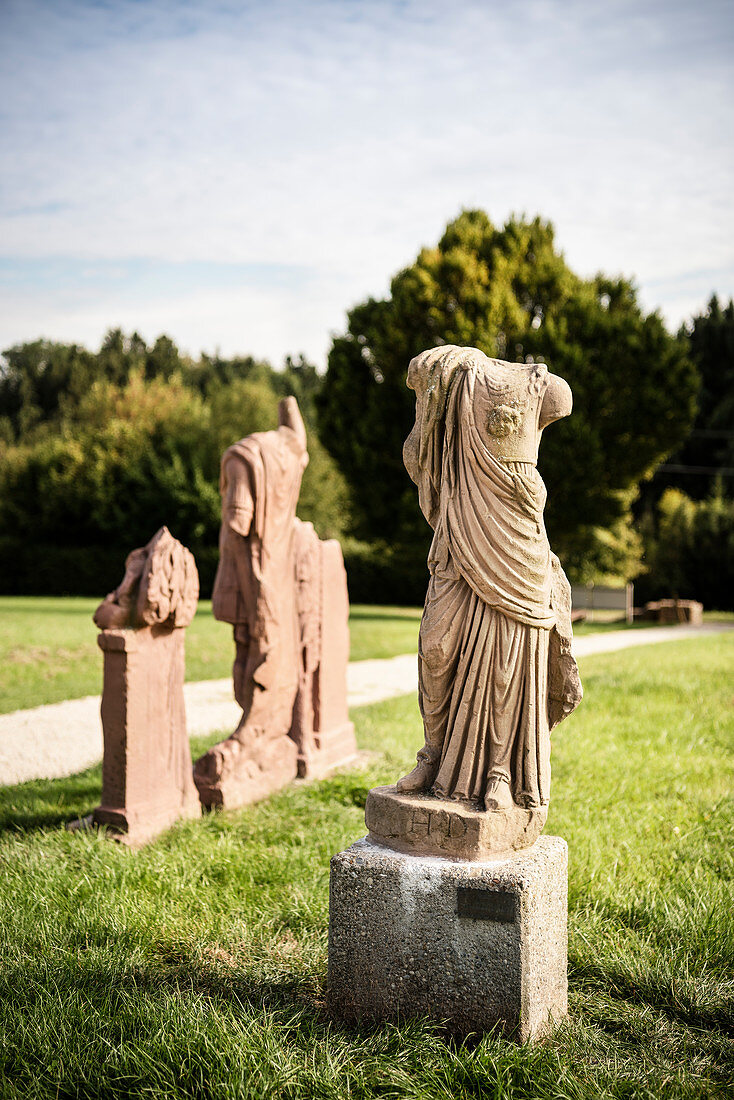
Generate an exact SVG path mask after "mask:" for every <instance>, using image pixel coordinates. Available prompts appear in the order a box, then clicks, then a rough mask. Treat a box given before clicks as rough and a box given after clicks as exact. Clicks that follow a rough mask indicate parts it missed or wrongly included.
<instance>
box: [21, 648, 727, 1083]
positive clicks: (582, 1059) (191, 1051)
mask: <svg viewBox="0 0 734 1100" xmlns="http://www.w3.org/2000/svg"><path fill="white" fill-rule="evenodd" d="M411 628H412V627H411ZM732 667H734V636H731V635H724V636H714V637H707V638H700V639H696V640H693V641H688V640H685V641H684V640H682V641H679V642H674V643H670V644H665V645H660V646H650V647H647V648H644V649H642V648H641V649H637V650H630V651H624V652H620V653H613V654H607V655H600V656H596V657H591V658H588V659H586V660H585V661H584V662H583V664H582V674H583V677H584V686H585V689H586V699H585V701H584V703H583V704H582V707H581V708H580V710H579V711H578V712H577V713H576V714H575V715H574V716H573V717H572V718H570V719H569V720H568V721H567V722H565V723H564V724H563V725H562V726H561V727H560V728H559V729H558V731H557V736H556V737H555V741H554V756H553V761H554V792H553V803H552V806H551V813H550V819H549V822H548V826H547V830H546V831H547V832H550V833H556V834H559V835H561V836H564V837H566V839H567V840H568V842H569V848H570V861H571V865H570V892H569V895H570V896H569V932H570V942H569V980H570V1005H571V1017H570V1020H569V1021H568V1022H567V1023H566V1024H565V1025H564V1026H563V1027H561V1028H560V1030H559V1031H558V1032H557V1033H556V1034H555V1035H554V1036H553V1038H552V1039H550V1040H548V1041H547V1042H545V1043H544V1044H542V1045H538V1046H535V1047H532V1046H515V1045H513V1044H511V1043H508V1042H505V1041H502V1040H500V1039H496V1038H494V1037H492V1036H485V1037H483V1038H481V1039H477V1038H474V1039H471V1040H469V1041H467V1042H465V1043H464V1044H457V1043H455V1042H452V1041H449V1040H447V1039H446V1038H445V1037H444V1036H443V1035H442V1034H441V1032H440V1030H439V1029H437V1028H436V1027H433V1026H430V1025H428V1024H426V1023H424V1022H421V1021H409V1022H405V1023H403V1024H401V1025H400V1026H386V1027H377V1028H360V1029H355V1028H347V1027H343V1026H342V1025H341V1024H340V1023H339V1022H338V1021H334V1020H331V1019H330V1018H329V1016H328V1013H327V1012H326V1009H325V974H326V931H327V919H328V865H329V858H330V856H331V855H332V854H333V853H334V852H336V851H337V850H339V849H341V848H343V847H344V846H345V845H347V844H349V843H350V842H351V841H352V840H354V839H356V838H357V837H359V836H361V835H363V833H364V824H363V804H364V797H365V793H366V790H367V788H368V787H369V786H372V785H374V784H375V783H381V782H391V781H394V779H395V778H396V776H397V775H398V774H400V773H401V772H402V771H404V770H405V769H407V768H408V767H409V766H410V764H411V761H412V758H413V754H414V752H415V750H416V748H417V747H418V745H419V743H420V740H421V736H420V720H419V718H418V712H417V705H416V699H415V696H409V697H406V698H401V699H397V700H391V701H389V702H385V703H379V704H376V705H373V706H371V707H364V708H361V709H360V710H357V711H354V712H353V713H354V717H355V720H356V724H357V730H358V737H359V742H360V746H361V748H362V749H364V750H367V751H368V754H369V755H368V756H367V757H366V758H365V761H364V763H363V765H362V766H361V767H360V768H356V769H354V770H352V771H350V772H349V773H348V774H343V775H339V776H335V777H333V778H331V779H328V780H325V781H322V782H319V783H314V784H310V785H304V784H302V785H294V786H292V787H291V788H289V789H288V790H285V791H283V792H282V793H280V794H278V795H277V796H275V797H273V798H271V799H270V800H269V801H268V802H265V803H262V804H260V805H258V806H254V807H249V808H246V809H243V810H241V811H238V812H229V813H223V814H213V815H209V816H207V817H206V818H203V819H202V820H201V821H197V822H187V823H185V824H182V825H181V826H178V827H176V828H174V829H172V830H171V831H169V832H168V833H167V834H166V835H164V836H163V837H161V838H160V839H159V840H158V841H157V842H155V843H153V844H151V845H149V846H148V847H147V848H145V849H144V850H142V851H140V852H137V853H130V852H127V851H125V850H123V849H121V848H119V847H117V846H116V845H114V844H113V843H111V842H108V841H105V840H104V839H103V838H102V837H101V836H95V835H72V834H69V833H67V832H65V831H64V830H63V828H62V827H61V823H62V822H63V821H65V820H67V819H68V818H71V817H74V816H77V815H79V814H83V813H85V812H87V811H88V810H89V809H90V808H91V807H92V806H93V805H94V804H95V803H96V802H97V800H98V799H99V795H100V789H101V780H100V769H99V768H98V767H97V768H93V769H90V770H89V771H88V772H85V773H84V774H83V775H80V776H76V777H72V778H70V779H61V780H55V781H36V782H32V783H27V784H24V785H22V786H19V787H15V788H6V789H4V790H0V910H1V911H2V913H1V916H0V935H1V936H2V941H3V942H2V946H1V948H0V960H1V962H0V1078H1V1079H2V1084H0V1095H2V1096H3V1097H24V1098H26V1097H97V1096H103V1097H105V1098H107V1097H111V1098H118V1097H119V1098H121V1100H122V1098H128V1097H142V1096H149V1097H156V1098H159V1097H161V1098H172V1097H196V1098H203V1097H217V1098H220V1097H223V1098H227V1097H252V1098H253V1100H254V1098H261V1097H283V1098H289V1100H296V1098H304V1100H305V1098H311V1097H321V1098H335V1100H336V1098H343V1097H350V1098H360V1100H367V1098H371V1097H375V1098H377V1097H380V1098H395V1100H397V1098H402V1097H409V1098H415V1100H418V1098H420V1100H433V1098H435V1100H439V1098H440V1100H449V1098H451V1100H453V1098H458V1100H461V1098H468V1097H475V1098H499V1097H507V1098H510V1097H512V1098H516V1097H517V1098H528V1100H531V1098H532V1100H536V1098H545V1097H549V1098H550V1097H552V1098H565V1097H568V1098H574V1100H576V1098H580V1097H588V1098H592V1097H594V1098H595V1097H619V1098H623V1097H624V1098H632V1097H635V1098H637V1097H640V1098H653V1097H655V1098H657V1097H704V1096H707V1097H722V1098H723V1097H725V1096H729V1095H731V1093H730V1091H729V1086H730V1083H731V1081H732V1079H733V1078H734V1057H733V1055H732V1045H731V1036H732V1029H733V1024H734V1010H733V999H734V979H733V978H732V974H733V972H734V966H733V964H734V920H733V917H734V900H733V894H732V877H733V871H734V857H733V855H732V848H731V835H732V826H733V825H734V806H733V804H732V800H731V791H732V771H733V770H734V769H733V768H732V759H731V748H732V734H733V731H734V698H733V693H732V679H731V670H732ZM213 740H215V738H209V739H207V740H206V741H204V740H202V741H200V742H199V744H198V745H197V748H198V749H203V748H204V746H205V745H206V744H209V743H211V742H212V741H213Z"/></svg>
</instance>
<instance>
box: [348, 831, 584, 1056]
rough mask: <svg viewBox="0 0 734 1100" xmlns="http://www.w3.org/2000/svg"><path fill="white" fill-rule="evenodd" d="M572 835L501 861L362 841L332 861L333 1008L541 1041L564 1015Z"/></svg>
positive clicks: (353, 1016) (359, 1016) (354, 1016)
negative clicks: (438, 854) (409, 852)
mask: <svg viewBox="0 0 734 1100" xmlns="http://www.w3.org/2000/svg"><path fill="white" fill-rule="evenodd" d="M567 862H568V853H567V847H566V842H565V841H564V840H561V839H560V838H559V837H541V838H540V839H539V840H537V841H536V843H535V844H534V845H533V847H532V848H530V849H527V850H525V851H523V852H518V853H515V854H513V855H511V856H508V857H507V858H505V859H494V860H491V861H486V862H455V861H450V860H445V859H436V858H431V857H422V856H411V855H402V854H399V853H397V852H394V851H390V850H388V849H386V848H383V847H381V846H378V845H376V844H374V843H372V842H371V841H370V840H368V839H365V840H361V841H358V842H357V843H356V844H353V845H352V846H351V847H350V848H348V849H347V850H346V851H344V852H340V853H339V854H338V855H336V856H334V858H333V859H332V861H331V879H330V895H329V1006H330V1010H331V1011H332V1012H333V1013H334V1014H336V1015H338V1016H339V1017H340V1018H342V1019H346V1020H350V1021H360V1020H365V1021H379V1020H397V1019H405V1018H406V1017H411V1016H418V1017H426V1016H427V1017H429V1018H431V1019H432V1020H435V1021H438V1022H440V1023H445V1025H446V1026H447V1028H448V1029H449V1030H450V1031H452V1032H453V1033H455V1034H458V1035H466V1034H468V1033H470V1032H484V1031H488V1030H490V1029H491V1028H494V1027H498V1028H499V1029H500V1031H501V1032H502V1033H503V1034H505V1035H506V1036H508V1037H512V1038H516V1039H518V1040H521V1041H524V1040H526V1039H533V1038H538V1037H540V1036H541V1035H543V1034H544V1033H545V1032H547V1031H548V1030H549V1029H550V1028H552V1026H553V1023H554V1022H555V1021H557V1020H559V1019H560V1018H562V1017H563V1016H565V1015H566V1013H567V988H568V987H567V975H566V970H567Z"/></svg>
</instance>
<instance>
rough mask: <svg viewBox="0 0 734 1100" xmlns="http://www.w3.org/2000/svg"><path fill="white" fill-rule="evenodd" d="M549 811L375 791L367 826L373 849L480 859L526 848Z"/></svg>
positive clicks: (368, 806) (370, 798)
mask: <svg viewBox="0 0 734 1100" xmlns="http://www.w3.org/2000/svg"><path fill="white" fill-rule="evenodd" d="M547 817H548V808H547V807H546V806H539V807H538V808H537V809H531V810H528V809H525V808H523V807H520V806H511V807H510V808H508V809H506V810H478V809H475V808H473V807H472V806H470V805H467V804H465V803H461V802H454V801H449V800H448V799H445V798H433V797H431V796H430V795H427V794H402V793H400V792H398V791H397V790H396V788H395V787H374V788H373V789H372V790H371V791H370V792H369V794H368V795H367V803H366V806H365V821H366V823H367V828H368V829H369V831H370V839H371V840H373V841H374V842H375V843H376V844H381V845H384V846H385V847H387V848H394V849H395V850H396V851H398V852H406V853H410V854H412V855H422V856H443V857H445V858H449V859H460V860H482V859H489V858H492V857H494V856H496V855H500V854H507V853H510V852H513V851H516V850H520V849H523V848H529V847H530V845H531V844H533V843H534V842H535V841H536V840H537V838H538V837H539V836H540V834H541V832H542V830H543V826H544V825H545V822H546V819H547Z"/></svg>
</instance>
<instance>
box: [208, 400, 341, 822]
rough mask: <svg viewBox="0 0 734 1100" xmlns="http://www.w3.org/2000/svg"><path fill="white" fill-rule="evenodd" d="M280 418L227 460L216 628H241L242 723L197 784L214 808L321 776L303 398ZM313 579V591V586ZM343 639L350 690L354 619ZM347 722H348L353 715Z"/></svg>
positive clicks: (237, 633) (317, 568) (238, 690)
mask: <svg viewBox="0 0 734 1100" xmlns="http://www.w3.org/2000/svg"><path fill="white" fill-rule="evenodd" d="M278 414H279V425H280V426H279V427H278V428H277V430H275V431H269V432H256V433H255V434H253V435H251V436H248V437H247V438H245V439H242V440H240V441H239V443H235V444H234V445H233V446H232V447H230V448H229V449H228V450H227V451H225V453H224V456H223V458H222V472H221V481H220V489H221V493H222V528H221V534H220V543H219V546H220V561H219V569H218V571H217V576H216V580H215V583H214V593H213V600H212V605H213V611H214V616H215V618H217V619H219V620H221V621H223V622H228V623H231V624H232V626H233V627H234V640H235V647H236V656H235V663H234V669H233V675H234V691H235V698H236V700H237V702H238V703H239V705H240V706H241V707H242V719H241V721H240V724H239V725H238V727H237V729H236V730H235V731H234V733H233V734H232V735H231V737H229V738H228V739H227V740H226V741H222V742H221V743H220V744H218V745H215V746H214V748H213V749H210V750H209V752H207V753H205V754H204V756H202V757H201V758H200V759H199V760H197V762H196V765H195V768H194V779H195V782H196V785H197V787H198V789H199V794H200V797H201V800H202V802H203V803H204V805H206V806H227V807H234V806H240V805H244V804H245V803H248V802H253V801H256V800H257V799H259V798H263V797H265V796H266V795H267V794H269V793H270V792H271V791H274V790H276V789H278V788H279V787H282V786H283V785H284V784H286V783H287V782H289V781H290V780H291V779H293V778H295V776H296V774H299V773H300V774H304V775H308V774H313V768H309V760H310V759H311V758H312V757H313V756H314V752H313V749H314V748H316V749H318V745H316V744H315V743H314V740H313V731H314V716H313V686H314V676H315V675H316V671H317V669H318V668H319V667H320V666H321V663H322V661H321V632H322V627H321V623H320V622H319V621H318V616H319V615H320V614H321V610H322V599H321V581H322V573H321V560H320V554H321V551H320V550H319V547H318V546H316V545H315V544H314V545H313V546H311V544H310V542H309V541H308V540H305V542H304V540H303V538H302V537H301V538H299V527H298V521H297V520H296V505H297V504H298V494H299V491H300V487H301V478H302V475H303V471H304V469H305V467H306V465H307V464H308V452H307V450H306V430H305V427H304V424H303V420H302V419H301V414H300V411H299V409H298V404H297V402H296V400H295V398H294V397H288V398H285V399H284V400H283V401H281V402H280V405H279V409H278ZM313 538H314V539H316V536H315V534H314V536H313ZM301 543H303V553H304V554H310V555H311V556H313V557H314V560H315V562H316V564H315V565H314V567H313V570H311V569H310V567H309V565H308V563H307V562H306V561H305V560H304V562H303V566H302V572H303V573H304V579H303V581H302V583H301V584H300V585H299V580H298V558H297V546H298V545H300V544H301ZM316 543H318V539H316ZM321 545H328V544H319V546H321ZM340 554H341V551H340ZM312 572H313V573H314V577H315V579H314V581H313V583H310V581H309V583H306V578H307V577H308V578H310V577H311V573H312ZM316 574H317V576H316ZM342 574H343V564H342ZM299 590H301V591H302V595H304V594H305V595H307V596H308V599H309V600H310V602H311V604H312V611H311V612H310V613H308V614H305V615H304V613H303V612H302V613H301V614H299V603H298V596H299ZM345 596H346V588H345ZM346 607H347V608H348V604H347V605H346ZM304 611H305V608H304ZM344 632H345V635H344V638H343V639H342V645H341V646H340V650H339V654H338V660H339V661H340V662H341V666H340V667H341V673H338V672H337V673H336V675H337V678H338V676H339V675H341V678H342V680H343V681H344V684H345V683H346V662H347V659H348V636H347V635H346V611H345V613H344ZM304 661H305V662H306V667H304ZM344 691H345V703H346V688H345V689H344ZM304 694H308V695H309V698H308V700H306V699H305V698H304ZM317 705H318V699H317ZM294 708H295V711H296V714H295V718H294ZM309 708H310V709H309ZM343 717H344V720H345V721H347V718H346V709H345V713H344V716H343ZM294 727H295V728H294ZM315 728H316V729H318V718H316V727H315ZM349 732H350V733H351V727H350V729H349ZM345 734H346V731H345ZM351 736H352V741H353V733H351ZM352 754H353V750H352V752H345V753H344V754H343V755H344V756H347V757H348V756H349V755H352ZM317 755H318V754H317ZM337 755H338V753H337Z"/></svg>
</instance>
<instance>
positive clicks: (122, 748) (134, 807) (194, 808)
mask: <svg viewBox="0 0 734 1100" xmlns="http://www.w3.org/2000/svg"><path fill="white" fill-rule="evenodd" d="M198 595H199V576H198V573H197V570H196V563H195V562H194V557H193V555H192V554H191V553H190V551H189V550H187V549H186V547H184V546H182V545H181V543H180V542H178V541H177V540H176V539H175V538H174V537H173V536H172V535H171V533H170V531H169V530H168V529H167V528H166V527H161V529H160V530H159V531H158V532H157V533H156V534H155V535H154V536H153V538H152V539H151V540H150V542H149V543H148V545H147V546H144V547H142V548H141V549H139V550H133V551H132V553H131V554H129V555H128V557H127V561H126V562H125V576H124V578H123V580H122V582H121V583H120V584H119V585H118V587H117V588H116V589H115V591H114V592H111V593H110V594H109V595H108V596H107V597H106V598H105V599H104V600H103V602H102V603H101V604H100V605H99V607H98V608H97V610H96V611H95V613H94V621H95V623H96V625H97V626H98V627H99V628H100V631H101V632H100V634H99V636H98V638H97V641H98V643H99V646H100V648H101V649H102V650H103V652H104V688H103V693H102V728H103V734H104V761H103V764H102V803H101V805H100V806H98V807H97V809H96V810H94V812H93V813H92V815H91V822H93V823H95V824H97V825H106V826H107V827H108V835H110V836H112V837H114V838H115V839H118V840H121V841H122V842H123V843H126V844H130V845H137V844H142V843H145V842H146V841H147V840H150V839H151V838H152V837H153V836H155V835H156V834H157V833H159V832H160V831H161V830H162V829H165V828H167V827H168V826H169V825H171V824H172V823H173V822H174V821H176V820H177V819H178V818H180V817H198V816H199V815H200V814H201V805H200V803H199V798H198V795H197V793H196V788H195V787H194V783H193V778H192V774H191V752H190V750H189V741H188V737H187V734H186V715H185V710H184V696H183V685H184V668H185V656H184V632H185V628H186V627H187V626H188V624H189V623H190V622H191V620H192V619H193V617H194V613H195V611H196V603H197V599H198Z"/></svg>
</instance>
